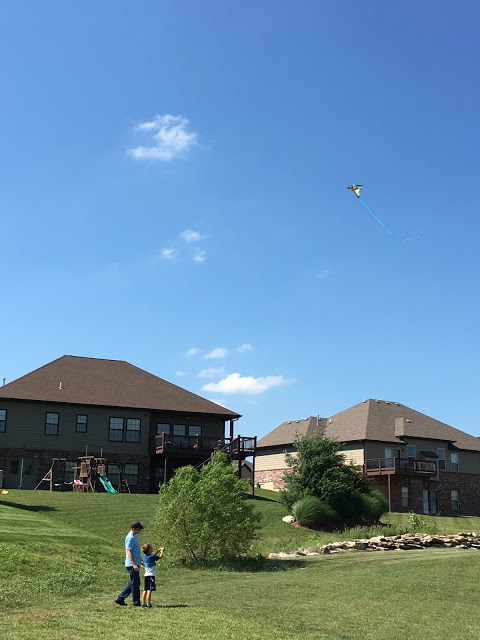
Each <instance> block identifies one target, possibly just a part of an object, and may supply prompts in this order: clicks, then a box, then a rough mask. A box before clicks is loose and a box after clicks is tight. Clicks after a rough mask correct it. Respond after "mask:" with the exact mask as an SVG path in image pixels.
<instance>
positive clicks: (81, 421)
mask: <svg viewBox="0 0 480 640" xmlns="http://www.w3.org/2000/svg"><path fill="white" fill-rule="evenodd" d="M239 417H240V415H239V414H238V413H235V412H234V411H230V410H229V409H226V408H225V407H222V406H220V405H219V404H216V403H215V402H211V401H209V400H206V399H205V398H202V397H200V396H198V395H195V394H194V393H191V392H190V391H186V390H185V389H182V388H181V387H178V386H176V385H174V384H171V383H170V382H167V381H166V380H162V379H161V378H159V377H157V376H155V375H153V374H151V373H148V372H147V371H144V370H142V369H139V368H138V367H135V366H134V365H131V364H129V363H128V362H124V361H120V360H104V359H99V358H83V357H77V356H63V357H61V358H58V359H57V360H54V361H53V362H50V363H49V364H46V365H44V366H43V367H40V368H39V369H36V370H35V371H32V372H31V373H28V374H26V375H24V376H22V377H21V378H18V379H17V380H14V381H13V382H10V383H8V384H4V386H2V387H0V470H2V471H3V474H2V475H3V482H4V486H5V487H7V488H19V487H21V488H23V489H33V488H35V486H36V485H37V483H38V482H39V481H40V480H41V479H42V477H43V476H44V475H45V474H46V473H47V471H48V469H49V468H50V467H51V465H52V460H53V459H61V460H63V461H64V466H65V480H72V479H73V468H74V466H76V465H78V458H79V456H82V455H83V456H85V454H86V451H88V454H90V455H96V456H100V455H102V456H103V457H104V458H105V459H106V474H107V477H108V479H109V480H110V482H111V483H112V484H113V486H116V485H118V484H119V481H120V475H121V473H123V474H124V476H125V478H126V480H127V482H128V485H129V487H130V489H131V491H132V492H156V491H157V490H158V485H159V483H163V482H165V481H167V480H168V479H169V478H170V477H171V476H172V474H173V472H174V471H175V469H177V468H178V467H180V466H183V465H185V464H194V465H199V464H201V463H202V462H204V461H205V460H206V459H208V458H209V457H210V455H211V454H212V452H213V451H214V450H215V449H217V448H225V450H226V451H227V453H230V454H231V457H232V458H237V459H239V460H244V459H245V457H246V456H247V455H251V451H250V450H249V447H250V448H251V447H253V446H254V440H255V439H247V438H234V434H233V426H234V421H235V420H237V419H238V418H239ZM226 428H227V429H228V433H227V434H226Z"/></svg>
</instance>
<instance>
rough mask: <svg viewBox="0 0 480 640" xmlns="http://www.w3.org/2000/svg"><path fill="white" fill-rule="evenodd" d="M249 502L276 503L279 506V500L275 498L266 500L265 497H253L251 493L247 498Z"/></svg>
mask: <svg viewBox="0 0 480 640" xmlns="http://www.w3.org/2000/svg"><path fill="white" fill-rule="evenodd" d="M246 499H247V500H262V501H263V502H275V503H276V504H279V500H274V499H273V498H265V497H264V496H257V495H255V496H252V494H251V493H250V494H249V495H248V496H246Z"/></svg>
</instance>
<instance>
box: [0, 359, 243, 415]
mask: <svg viewBox="0 0 480 640" xmlns="http://www.w3.org/2000/svg"><path fill="white" fill-rule="evenodd" d="M60 383H61V388H60ZM0 398H11V399H14V400H39V401H45V402H61V403H67V404H83V405H100V406H108V407H128V408H131V409H151V410H159V411H180V412H188V413H210V414H215V415H222V416H225V418H234V417H239V414H238V413H234V412H233V411H230V410H229V409H226V408H225V407H222V406H220V405H218V404H216V403H215V402H211V401H210V400H206V399H205V398H201V397H200V396H197V395H196V394H194V393H191V392H190V391H186V390H185V389H182V388H181V387H177V386H176V385H174V384H172V383H170V382H167V381H166V380H162V378H158V377H157V376H154V375H153V374H151V373H148V372H147V371H144V370H143V369H139V368H138V367H135V366H134V365H132V364H129V363H128V362H125V361H123V360H103V359H100V358H82V357H78V356H62V357H61V358H58V359H57V360H54V361H53V362H50V363H48V364H46V365H44V366H43V367H40V368H39V369H36V370H35V371H32V372H31V373H27V374H26V375H24V376H22V377H21V378H17V380H14V381H13V382H10V383H8V384H6V385H4V386H3V387H0Z"/></svg>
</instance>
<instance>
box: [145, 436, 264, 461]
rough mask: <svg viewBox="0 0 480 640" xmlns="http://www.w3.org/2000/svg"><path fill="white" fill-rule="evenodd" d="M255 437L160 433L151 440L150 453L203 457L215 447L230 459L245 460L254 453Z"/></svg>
mask: <svg viewBox="0 0 480 640" xmlns="http://www.w3.org/2000/svg"><path fill="white" fill-rule="evenodd" d="M256 444H257V438H256V437H253V438H252V437H245V436H237V437H236V438H211V437H210V438H209V437H204V436H174V435H170V434H168V433H161V434H160V435H158V436H155V437H154V438H153V440H152V443H151V447H150V453H152V454H161V455H165V456H188V457H190V456H191V457H200V458H201V457H205V456H209V455H211V454H212V453H213V451H215V449H217V450H218V451H225V453H226V454H227V455H228V456H229V457H230V458H231V459H232V460H245V458H247V457H249V456H253V455H255V449H256Z"/></svg>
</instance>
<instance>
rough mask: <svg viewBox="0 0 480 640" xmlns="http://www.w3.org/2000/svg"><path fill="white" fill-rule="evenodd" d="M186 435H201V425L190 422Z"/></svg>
mask: <svg viewBox="0 0 480 640" xmlns="http://www.w3.org/2000/svg"><path fill="white" fill-rule="evenodd" d="M188 435H189V436H201V435H202V427H201V426H200V425H199V424H191V425H190V426H189V427H188Z"/></svg>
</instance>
